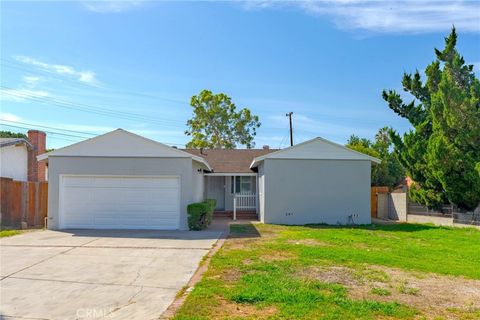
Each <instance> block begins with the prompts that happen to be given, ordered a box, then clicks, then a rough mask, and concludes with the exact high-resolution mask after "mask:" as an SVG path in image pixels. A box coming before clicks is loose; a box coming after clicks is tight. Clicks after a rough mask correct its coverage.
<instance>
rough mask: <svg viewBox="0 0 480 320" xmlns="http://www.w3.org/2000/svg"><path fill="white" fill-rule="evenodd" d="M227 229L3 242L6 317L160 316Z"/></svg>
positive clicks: (80, 233)
mask: <svg viewBox="0 0 480 320" xmlns="http://www.w3.org/2000/svg"><path fill="white" fill-rule="evenodd" d="M222 228H224V226H222V224H220V225H218V226H215V228H214V229H213V230H210V231H201V232H189V231H114V230H105V231H94V230H72V231H69V232H58V231H36V232H30V233H25V234H22V235H18V236H13V237H10V238H3V239H1V240H0V246H1V247H0V251H1V269H0V276H1V280H0V286H1V295H0V299H1V304H0V319H100V318H104V317H107V318H111V319H157V318H158V317H159V316H160V315H161V314H162V312H163V311H164V310H165V309H166V308H167V307H168V306H169V305H170V303H171V302H172V301H173V299H174V298H175V295H176V293H177V292H178V291H179V290H180V289H181V288H182V287H183V286H184V285H186V284H187V283H188V281H189V279H190V278H191V276H192V275H193V274H194V272H195V270H196V269H197V267H198V264H199V262H200V261H201V259H202V257H203V256H204V255H205V254H207V253H208V251H209V250H210V249H211V248H212V245H213V244H215V242H216V241H217V240H218V238H219V237H220V235H221V233H222V231H223V229H222Z"/></svg>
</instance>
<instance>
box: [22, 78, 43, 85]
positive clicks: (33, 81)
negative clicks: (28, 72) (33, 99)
mask: <svg viewBox="0 0 480 320" xmlns="http://www.w3.org/2000/svg"><path fill="white" fill-rule="evenodd" d="M40 80H42V78H41V77H37V76H24V77H23V82H25V84H26V85H28V86H30V87H35V86H36V85H37V84H38V83H39V82H40Z"/></svg>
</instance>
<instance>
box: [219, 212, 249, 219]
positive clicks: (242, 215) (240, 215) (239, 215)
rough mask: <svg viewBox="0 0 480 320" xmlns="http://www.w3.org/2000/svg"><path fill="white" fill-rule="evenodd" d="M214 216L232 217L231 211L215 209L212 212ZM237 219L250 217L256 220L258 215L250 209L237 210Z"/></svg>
mask: <svg viewBox="0 0 480 320" xmlns="http://www.w3.org/2000/svg"><path fill="white" fill-rule="evenodd" d="M213 217H214V218H221V217H224V218H233V212H232V211H216V212H214V213H213ZM237 219H250V220H257V219H258V215H257V214H256V213H255V212H251V211H239V212H237Z"/></svg>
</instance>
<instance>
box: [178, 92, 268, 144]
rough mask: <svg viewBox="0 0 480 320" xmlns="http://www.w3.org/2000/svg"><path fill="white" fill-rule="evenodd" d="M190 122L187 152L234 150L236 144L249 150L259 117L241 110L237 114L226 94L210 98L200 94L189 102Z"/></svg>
mask: <svg viewBox="0 0 480 320" xmlns="http://www.w3.org/2000/svg"><path fill="white" fill-rule="evenodd" d="M190 105H191V106H192V107H193V118H192V119H190V120H188V121H187V126H188V130H186V131H185V134H186V135H189V136H191V137H192V139H191V140H190V142H188V144H187V148H215V149H234V148H235V147H236V146H237V144H241V145H244V146H246V147H247V148H249V149H250V148H252V147H253V146H255V143H254V142H253V139H254V137H255V135H256V129H257V128H259V127H260V122H259V119H258V116H256V115H252V113H251V111H250V110H249V109H247V108H243V109H241V110H240V111H237V110H236V106H235V104H234V103H233V102H232V99H231V98H230V97H229V96H227V95H226V94H223V93H219V94H213V93H212V92H211V91H209V90H203V91H202V92H200V94H199V95H198V96H193V97H192V99H191V102H190Z"/></svg>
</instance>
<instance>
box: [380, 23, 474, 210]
mask: <svg viewBox="0 0 480 320" xmlns="http://www.w3.org/2000/svg"><path fill="white" fill-rule="evenodd" d="M456 43H457V34H456V32H455V28H453V29H452V32H451V33H450V35H449V36H448V37H446V38H445V48H444V49H443V50H437V49H435V55H436V59H435V61H433V62H432V63H431V64H430V65H429V66H427V68H426V69H425V74H426V81H425V82H423V81H422V79H421V76H420V73H419V72H418V71H417V72H415V74H413V75H411V74H404V76H403V81H402V85H403V89H404V90H405V91H406V92H408V93H410V94H411V95H412V96H413V97H414V99H413V100H412V101H411V102H409V103H404V101H403V99H402V98H401V97H400V95H399V94H398V93H397V92H396V91H394V90H388V91H385V90H384V91H383V98H384V99H385V101H387V102H388V106H389V107H390V108H391V109H392V110H393V111H395V112H396V113H397V114H399V115H400V116H401V117H403V118H406V119H407V120H408V121H409V122H410V123H411V124H412V126H413V130H410V131H409V132H407V133H405V134H404V136H403V138H402V137H400V135H399V134H398V133H396V132H394V131H391V132H390V136H391V138H392V141H393V143H394V145H395V153H396V155H397V156H398V159H399V160H400V161H401V163H402V164H403V166H404V167H405V168H406V170H407V173H408V175H410V177H411V178H412V179H413V180H414V181H415V183H416V184H415V186H414V187H413V188H411V189H410V196H411V197H412V198H413V200H415V201H417V202H419V203H422V204H425V205H427V206H429V207H438V206H440V205H441V204H443V203H446V202H449V203H452V204H454V205H456V206H457V207H458V208H460V209H465V210H471V209H473V208H475V207H476V206H478V204H479V202H480V175H479V174H478V172H476V170H475V166H476V165H477V163H479V162H480V82H479V80H478V79H477V78H476V77H475V74H474V72H473V65H467V64H465V60H464V59H463V57H462V56H461V55H460V54H459V53H458V51H457V49H456Z"/></svg>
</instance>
